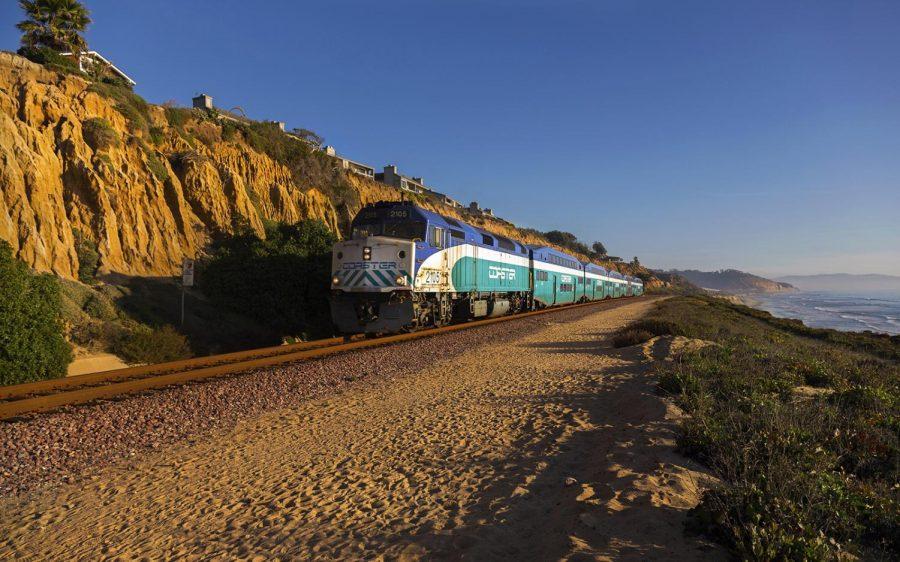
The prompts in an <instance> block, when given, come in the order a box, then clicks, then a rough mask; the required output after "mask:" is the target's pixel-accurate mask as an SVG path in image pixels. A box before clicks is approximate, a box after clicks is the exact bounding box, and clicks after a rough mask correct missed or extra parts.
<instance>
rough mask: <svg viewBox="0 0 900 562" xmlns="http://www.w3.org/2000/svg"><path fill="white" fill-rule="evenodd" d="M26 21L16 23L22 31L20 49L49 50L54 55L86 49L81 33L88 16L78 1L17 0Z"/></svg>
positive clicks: (89, 19) (87, 22)
mask: <svg viewBox="0 0 900 562" xmlns="http://www.w3.org/2000/svg"><path fill="white" fill-rule="evenodd" d="M19 6H20V7H21V8H22V10H24V11H25V15H26V16H27V17H28V19H26V20H24V21H21V22H19V23H18V24H16V27H17V28H18V29H19V31H21V32H22V48H23V49H26V50H33V49H42V48H48V49H52V50H54V51H57V52H64V51H71V52H73V53H80V52H82V51H85V50H87V42H86V41H85V40H84V37H82V35H81V34H82V33H84V30H85V29H86V28H87V26H88V24H90V23H91V18H90V14H89V12H88V10H87V8H85V7H84V6H83V5H82V4H81V3H80V2H78V0H19Z"/></svg>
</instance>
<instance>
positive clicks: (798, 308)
mask: <svg viewBox="0 0 900 562" xmlns="http://www.w3.org/2000/svg"><path fill="white" fill-rule="evenodd" d="M753 300H754V301H755V303H754V306H755V307H756V308H760V309H762V310H765V311H768V312H770V313H772V314H773V315H774V316H779V317H781V318H797V319H799V320H802V321H803V323H804V324H806V325H807V326H812V327H815V328H833V329H835V330H843V331H847V332H860V331H863V330H871V331H873V332H882V333H886V334H900V294H888V293H872V294H862V295H847V294H841V293H823V292H800V293H778V294H771V295H753Z"/></svg>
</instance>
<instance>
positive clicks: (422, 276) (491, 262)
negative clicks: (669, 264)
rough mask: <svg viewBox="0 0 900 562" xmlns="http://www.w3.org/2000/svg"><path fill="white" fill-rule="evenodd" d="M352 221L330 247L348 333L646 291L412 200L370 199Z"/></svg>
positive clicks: (342, 324)
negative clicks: (343, 235)
mask: <svg viewBox="0 0 900 562" xmlns="http://www.w3.org/2000/svg"><path fill="white" fill-rule="evenodd" d="M351 229H352V230H351V235H350V238H349V239H347V240H345V241H342V242H338V243H337V244H335V246H334V251H333V254H332V271H333V274H332V279H331V289H332V294H331V313H332V319H333V320H334V324H335V326H336V328H337V330H338V331H339V332H341V333H344V334H357V333H367V334H376V333H390V332H400V331H406V330H414V329H417V328H423V327H436V326H442V325H445V324H449V323H451V322H456V321H465V320H469V319H473V318H484V317H493V316H503V315H506V314H513V313H517V312H523V311H526V310H533V309H535V308H542V307H546V306H554V305H559V304H567V303H575V302H584V301H590V300H600V299H605V298H617V297H622V296H632V295H640V294H641V293H642V292H643V284H642V283H641V281H640V280H639V279H636V278H632V277H626V276H624V275H622V274H620V273H618V272H610V271H607V270H606V269H604V268H602V267H600V266H598V265H595V264H592V263H583V262H581V261H579V260H578V259H577V258H575V257H573V256H570V255H569V254H566V253H564V252H560V251H559V250H556V249H553V248H549V247H544V246H531V245H525V244H522V243H521V242H518V241H516V240H512V239H509V238H506V237H503V236H499V235H496V234H493V233H490V232H488V231H486V230H482V229H480V228H477V227H474V226H471V225H469V224H466V223H464V222H462V221H459V220H456V219H453V218H450V217H445V216H443V215H440V214H437V213H433V212H431V211H427V210H425V209H422V208H421V207H417V206H415V205H413V204H411V203H408V202H400V203H397V202H381V203H375V204H373V205H368V206H366V207H365V208H363V209H362V210H361V211H360V212H359V214H357V216H356V218H355V219H354V220H353V223H352V226H351Z"/></svg>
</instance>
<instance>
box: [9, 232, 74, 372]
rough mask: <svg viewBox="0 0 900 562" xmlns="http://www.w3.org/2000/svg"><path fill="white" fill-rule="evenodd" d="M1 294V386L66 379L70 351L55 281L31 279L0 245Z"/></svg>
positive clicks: (50, 279) (57, 286) (43, 276)
mask: <svg viewBox="0 0 900 562" xmlns="http://www.w3.org/2000/svg"><path fill="white" fill-rule="evenodd" d="M0 295H3V298H2V299H0V385H7V384H18V383H22V382H28V381H34V380H41V379H49V378H56V377H63V376H65V374H66V368H67V367H68V365H69V361H71V360H72V352H71V350H70V349H69V344H68V343H66V340H65V339H64V338H63V327H62V320H61V315H62V312H61V304H60V291H59V282H58V281H57V280H56V278H55V277H53V276H52V275H47V274H44V275H34V274H32V273H31V272H30V271H28V267H27V266H26V265H25V264H24V263H22V262H21V261H19V260H17V259H16V258H15V257H13V253H12V248H10V246H9V244H7V243H6V242H4V241H0Z"/></svg>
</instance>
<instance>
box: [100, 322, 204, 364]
mask: <svg viewBox="0 0 900 562" xmlns="http://www.w3.org/2000/svg"><path fill="white" fill-rule="evenodd" d="M114 351H115V353H116V355H118V356H119V357H121V358H122V359H123V360H125V361H126V362H128V363H151V364H153V363H163V362H165V361H175V360H177V359H184V358H186V357H190V356H191V348H190V346H189V345H188V341H187V338H185V337H184V336H183V335H181V334H179V333H178V332H177V331H176V330H175V328H173V327H172V326H163V327H161V328H150V327H148V326H144V325H138V326H136V327H134V328H132V329H130V330H128V331H127V332H126V333H125V334H123V335H122V336H121V337H120V338H119V340H118V341H117V342H116V344H115V347H114Z"/></svg>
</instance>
